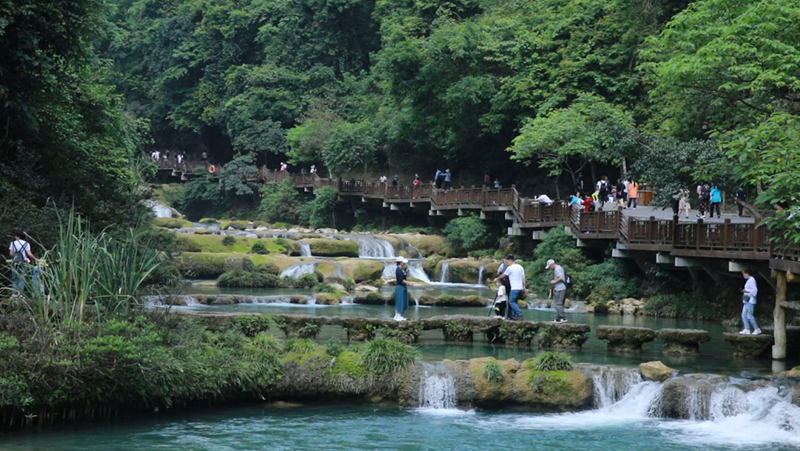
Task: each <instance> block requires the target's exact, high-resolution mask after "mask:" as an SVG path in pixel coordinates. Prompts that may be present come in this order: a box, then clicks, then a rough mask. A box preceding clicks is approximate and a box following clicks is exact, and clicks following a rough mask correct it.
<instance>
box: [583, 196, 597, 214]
mask: <svg viewBox="0 0 800 451" xmlns="http://www.w3.org/2000/svg"><path fill="white" fill-rule="evenodd" d="M581 205H583V212H584V213H589V212H590V211H594V200H593V199H592V196H586V198H585V199H583V202H581Z"/></svg>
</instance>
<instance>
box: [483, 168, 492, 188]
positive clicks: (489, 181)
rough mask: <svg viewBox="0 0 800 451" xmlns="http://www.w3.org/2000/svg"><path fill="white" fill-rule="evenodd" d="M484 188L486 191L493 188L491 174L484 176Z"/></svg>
mask: <svg viewBox="0 0 800 451" xmlns="http://www.w3.org/2000/svg"><path fill="white" fill-rule="evenodd" d="M483 186H484V187H485V188H486V189H489V188H491V187H492V178H491V177H489V173H488V172H487V173H485V174H483Z"/></svg>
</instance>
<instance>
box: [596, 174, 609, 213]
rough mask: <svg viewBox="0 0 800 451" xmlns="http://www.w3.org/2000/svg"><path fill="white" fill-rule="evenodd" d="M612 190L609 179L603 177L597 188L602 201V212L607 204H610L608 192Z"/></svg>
mask: <svg viewBox="0 0 800 451" xmlns="http://www.w3.org/2000/svg"><path fill="white" fill-rule="evenodd" d="M610 189H611V187H610V186H609V184H608V177H606V176H603V178H602V179H600V182H598V186H597V191H598V195H599V200H600V210H602V209H603V207H604V206H605V205H606V202H608V191H609V190H610Z"/></svg>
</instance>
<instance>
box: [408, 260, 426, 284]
mask: <svg viewBox="0 0 800 451" xmlns="http://www.w3.org/2000/svg"><path fill="white" fill-rule="evenodd" d="M408 275H409V277H413V278H415V279H417V280H420V281H422V282H425V283H431V279H429V278H428V274H426V273H425V270H424V269H423V268H422V260H409V261H408Z"/></svg>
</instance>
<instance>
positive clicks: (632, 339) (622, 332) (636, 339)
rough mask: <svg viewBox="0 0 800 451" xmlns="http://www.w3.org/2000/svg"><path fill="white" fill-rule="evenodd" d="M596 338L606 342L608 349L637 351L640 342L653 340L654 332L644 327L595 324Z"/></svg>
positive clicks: (640, 347)
mask: <svg viewBox="0 0 800 451" xmlns="http://www.w3.org/2000/svg"><path fill="white" fill-rule="evenodd" d="M597 338H599V339H601V340H603V341H605V342H606V343H608V350H609V351H618V352H639V351H641V350H642V344H644V343H647V342H649V341H653V340H654V339H655V338H656V332H655V331H654V330H653V329H648V328H646V327H632V326H606V325H604V326H597Z"/></svg>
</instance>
